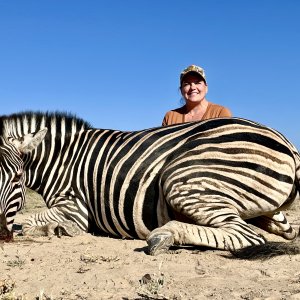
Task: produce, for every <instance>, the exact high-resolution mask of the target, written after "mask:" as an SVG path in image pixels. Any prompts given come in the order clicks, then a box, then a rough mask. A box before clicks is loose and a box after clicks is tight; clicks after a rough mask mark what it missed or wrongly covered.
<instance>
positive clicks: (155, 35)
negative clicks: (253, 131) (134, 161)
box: [0, 0, 300, 148]
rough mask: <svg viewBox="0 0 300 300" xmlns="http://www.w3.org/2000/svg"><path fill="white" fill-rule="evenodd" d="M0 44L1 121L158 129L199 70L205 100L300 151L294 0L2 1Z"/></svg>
mask: <svg viewBox="0 0 300 300" xmlns="http://www.w3.org/2000/svg"><path fill="white" fill-rule="evenodd" d="M0 43H1V44H0V101H1V113H2V114H9V113H14V112H19V111H23V110H42V111H46V110H50V111H53V110H58V111H67V112H72V113H74V114H76V115H78V116H79V117H82V118H84V119H86V120H87V121H89V122H91V123H92V125H93V126H95V127H99V128H111V129H121V130H139V129H145V128H149V127H155V126H159V125H160V124H161V121H162V118H163V116H164V114H165V112H166V111H168V110H170V109H173V108H176V107H179V106H180V93H179V90H178V85H179V81H178V78H179V73H180V72H181V70H182V69H183V68H185V67H186V66H187V65H190V64H197V65H200V66H202V67H203V68H204V69H205V70H206V74H207V82H208V85H209V93H208V95H207V98H208V100H210V101H212V102H215V103H219V104H222V105H224V106H227V107H228V108H230V109H231V110H232V112H233V114H234V116H238V117H244V118H247V119H251V120H254V121H258V122H260V123H263V124H265V125H268V126H271V127H273V128H275V129H277V130H279V131H281V132H282V133H284V134H285V135H286V136H287V137H288V138H289V139H290V140H291V141H292V142H293V143H295V144H296V146H297V147H298V148H300V99H299V98H300V97H299V89H300V1H299V0H286V1H282V0H252V1H243V0H227V1H223V0H209V1H207V0H206V1H202V0H189V1H183V0H180V1H177V0H151V1H149V0H148V1H147V0H126V1H124V0H114V1H101V0H82V1H77V0H64V1H61V0H60V1H59V0H43V1H33V0H31V1H30V0H14V1H11V0H5V1H4V0H0Z"/></svg>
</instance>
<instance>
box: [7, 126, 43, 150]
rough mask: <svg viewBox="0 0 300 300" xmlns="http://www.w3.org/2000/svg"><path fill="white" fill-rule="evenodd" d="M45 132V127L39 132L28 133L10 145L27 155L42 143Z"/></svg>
mask: <svg viewBox="0 0 300 300" xmlns="http://www.w3.org/2000/svg"><path fill="white" fill-rule="evenodd" d="M47 131H48V128H46V127H45V128H44V129H41V130H39V131H36V132H32V133H28V134H25V135H23V136H22V137H20V138H18V139H14V140H13V141H12V143H13V144H14V145H15V147H16V148H17V149H19V151H20V152H21V153H29V152H31V151H32V150H33V149H35V148H36V147H37V146H38V145H39V144H40V143H41V142H42V141H43V139H44V138H45V136H46V133H47Z"/></svg>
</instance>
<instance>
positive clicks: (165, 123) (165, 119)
mask: <svg viewBox="0 0 300 300" xmlns="http://www.w3.org/2000/svg"><path fill="white" fill-rule="evenodd" d="M168 119H169V112H167V113H166V114H165V116H164V119H163V121H162V124H161V125H162V126H167V125H168Z"/></svg>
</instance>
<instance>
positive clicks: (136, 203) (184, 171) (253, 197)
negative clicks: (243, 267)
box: [0, 113, 300, 254]
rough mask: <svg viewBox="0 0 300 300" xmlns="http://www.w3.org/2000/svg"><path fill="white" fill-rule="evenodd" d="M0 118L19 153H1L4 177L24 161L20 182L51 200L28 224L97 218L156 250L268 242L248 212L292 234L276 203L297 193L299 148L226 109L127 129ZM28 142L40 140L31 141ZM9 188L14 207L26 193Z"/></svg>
mask: <svg viewBox="0 0 300 300" xmlns="http://www.w3.org/2000/svg"><path fill="white" fill-rule="evenodd" d="M45 127H46V128H48V133H47V134H46V136H45V139H44V140H43V141H40V139H41V138H37V137H36V136H41V135H42V134H41V133H40V130H41V129H43V128H45ZM0 128H1V132H2V135H1V136H3V137H6V138H7V137H9V138H11V139H12V142H11V144H9V145H7V144H6V143H2V144H1V148H2V149H6V148H7V147H11V148H14V147H15V148H14V153H15V157H14V158H13V159H11V160H10V161H9V162H8V161H7V160H4V159H2V158H1V159H2V160H3V162H4V163H3V164H2V165H1V170H0V171H1V172H2V173H3V175H2V177H3V178H5V176H7V173H11V172H13V171H14V170H17V168H16V166H18V168H19V165H23V169H22V170H23V173H22V176H23V177H24V183H23V184H25V185H26V186H28V187H30V188H32V189H34V190H36V191H37V192H39V193H40V194H42V196H43V198H44V199H45V202H46V204H47V206H48V208H49V209H48V210H47V211H45V212H42V213H39V214H37V215H35V216H33V217H32V218H30V219H29V220H28V221H27V222H26V224H25V225H24V230H25V231H26V232H27V233H34V232H38V233H39V232H40V231H43V230H44V229H45V228H46V231H47V226H49V228H50V229H49V232H52V231H53V230H54V229H53V228H55V227H58V228H62V230H64V232H65V233H66V234H69V235H73V234H78V232H79V231H78V230H79V229H80V230H83V231H94V230H96V229H97V228H98V229H100V230H101V231H102V232H106V233H108V234H112V235H115V236H123V237H130V238H141V239H147V241H148V244H149V248H150V253H152V254H157V253H160V252H161V251H165V250H166V249H167V248H168V247H169V246H171V245H173V244H192V245H204V246H209V247H215V248H219V249H231V250H232V249H233V250H234V249H240V248H244V247H246V246H249V245H258V244H264V243H265V240H264V239H263V238H262V237H261V236H259V235H258V234H257V233H255V232H254V231H253V230H252V229H251V227H249V225H248V224H247V223H246V222H245V220H247V219H251V220H252V221H253V223H256V224H258V225H257V226H259V227H261V228H263V229H265V230H267V231H270V232H273V233H275V234H278V235H281V236H283V237H285V238H287V239H293V238H294V237H295V236H296V233H295V231H294V230H293V229H292V228H291V226H290V225H289V223H288V222H287V220H286V218H285V216H284V214H283V213H282V212H280V210H281V207H282V206H283V205H287V204H289V203H290V202H292V201H294V199H295V198H296V191H298V187H299V175H300V174H299V170H300V167H299V166H300V156H299V153H298V151H297V149H296V148H295V147H294V146H293V145H292V144H291V143H290V142H289V141H288V140H287V139H286V138H285V137H284V136H282V135H281V134H280V133H278V132H277V131H275V130H273V129H270V128H268V127H265V126H262V125H260V124H257V123H255V122H252V121H248V120H244V119H238V118H228V119H227V118H224V119H213V120H207V121H203V122H195V123H184V124H178V125H172V126H167V127H159V128H151V129H147V130H142V131H136V132H122V131H116V130H107V129H93V128H91V126H90V125H89V124H88V123H86V122H84V121H83V120H81V119H78V118H75V117H74V116H71V115H65V114H59V113H55V114H51V113H46V114H43V113H22V114H16V115H12V116H6V117H1V118H0ZM31 132H33V134H30V133H31ZM24 141H25V142H24ZM26 141H27V142H26ZM38 142H41V143H40V144H39V145H38V146H37V144H38ZM31 144H35V145H36V148H35V149H34V150H32V151H29V150H28V149H27V148H29V147H32V145H31ZM22 149H24V150H22ZM20 152H22V155H21V156H20V155H19V154H18V153H20ZM6 165H10V166H12V167H11V169H10V170H9V172H8V171H7V169H6ZM14 168H15V169H14ZM5 180H6V181H7V180H8V179H5ZM5 180H4V181H5ZM19 185H22V182H20V183H19ZM5 191H6V189H5V184H4V185H2V186H0V193H1V194H0V195H1V198H0V202H1V211H2V213H5V212H6V211H7V207H8V206H9V207H11V208H10V213H11V212H13V213H11V215H13V214H14V212H16V211H17V209H18V208H19V207H21V206H22V205H21V204H19V203H20V202H22V201H24V199H23V198H24V197H23V198H22V197H21V200H20V199H19V198H16V199H17V200H15V199H14V197H16V196H15V194H13V193H12V192H11V190H7V191H8V192H9V193H10V195H9V193H8V192H5ZM8 195H9V199H8ZM12 195H14V196H12ZM12 207H13V208H12ZM12 220H13V217H11V218H10V220H9V222H10V223H11V221H12ZM74 224H75V225H76V226H74ZM70 228H71V229H70Z"/></svg>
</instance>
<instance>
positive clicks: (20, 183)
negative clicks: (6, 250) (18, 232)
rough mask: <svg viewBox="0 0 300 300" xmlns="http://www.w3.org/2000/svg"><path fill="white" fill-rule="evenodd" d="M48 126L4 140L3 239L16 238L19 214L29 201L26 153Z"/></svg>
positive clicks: (0, 162)
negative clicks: (26, 198)
mask: <svg viewBox="0 0 300 300" xmlns="http://www.w3.org/2000/svg"><path fill="white" fill-rule="evenodd" d="M46 133H47V128H44V129H42V130H39V131H37V132H34V133H29V134H25V135H23V136H22V137H18V138H14V137H11V136H2V137H1V140H0V239H4V240H10V239H12V226H13V222H14V218H15V215H16V213H17V211H19V210H20V209H21V208H22V207H23V206H24V203H25V174H24V169H23V166H24V161H23V159H24V154H26V153H30V152H31V151H32V150H33V149H35V148H36V147H37V146H38V145H39V144H40V143H41V142H42V140H43V139H44V137H45V135H46Z"/></svg>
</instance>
